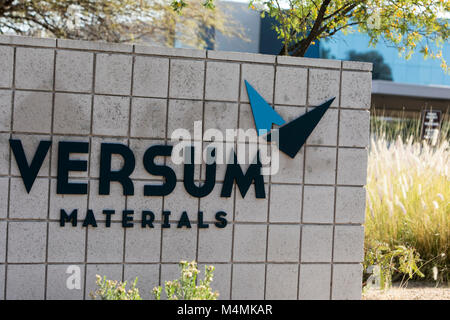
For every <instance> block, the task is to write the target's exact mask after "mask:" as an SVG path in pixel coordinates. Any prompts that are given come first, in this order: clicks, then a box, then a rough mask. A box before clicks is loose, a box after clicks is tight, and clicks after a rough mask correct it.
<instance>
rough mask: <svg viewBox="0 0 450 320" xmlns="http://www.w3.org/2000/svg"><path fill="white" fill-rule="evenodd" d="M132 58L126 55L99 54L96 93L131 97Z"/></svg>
mask: <svg viewBox="0 0 450 320" xmlns="http://www.w3.org/2000/svg"><path fill="white" fill-rule="evenodd" d="M131 66H132V57H131V56H129V55H124V54H110V53H99V54H97V61H96V67H95V69H96V70H95V92H96V93H104V94H118V95H119V94H120V95H129V94H130V92H131Z"/></svg>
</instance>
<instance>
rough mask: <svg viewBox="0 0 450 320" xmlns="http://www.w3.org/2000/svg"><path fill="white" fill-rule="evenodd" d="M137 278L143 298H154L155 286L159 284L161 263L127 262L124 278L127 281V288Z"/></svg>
mask: <svg viewBox="0 0 450 320" xmlns="http://www.w3.org/2000/svg"><path fill="white" fill-rule="evenodd" d="M136 278H137V279H138V281H137V285H136V287H137V288H139V295H140V296H141V298H142V299H144V300H153V299H154V296H153V288H154V287H157V286H158V285H159V264H126V265H125V272H124V280H125V281H127V288H129V287H131V285H132V284H133V282H134V280H135V279H136Z"/></svg>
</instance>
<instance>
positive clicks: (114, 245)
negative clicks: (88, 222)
mask: <svg viewBox="0 0 450 320" xmlns="http://www.w3.org/2000/svg"><path fill="white" fill-rule="evenodd" d="M94 214H95V212H94ZM96 216H97V217H98V216H99V215H98V214H97V215H96ZM123 239H124V229H123V228H122V224H120V223H111V227H110V228H107V227H105V225H104V224H103V223H98V227H97V228H92V227H91V228H89V229H88V243H87V262H91V263H92V262H93V263H104V262H120V263H121V262H122V261H123V254H124V252H123V249H124V248H123V241H124V240H123ZM115 280H117V279H115Z"/></svg>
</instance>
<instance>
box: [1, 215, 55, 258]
mask: <svg viewBox="0 0 450 320" xmlns="http://www.w3.org/2000/svg"><path fill="white" fill-rule="evenodd" d="M46 238H47V223H46V222H17V221H14V222H12V221H10V222H8V262H9V263H20V262H27V263H29V262H44V261H45V246H46Z"/></svg>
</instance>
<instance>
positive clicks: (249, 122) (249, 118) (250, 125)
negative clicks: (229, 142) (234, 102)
mask: <svg viewBox="0 0 450 320" xmlns="http://www.w3.org/2000/svg"><path fill="white" fill-rule="evenodd" d="M249 137H250V138H249ZM256 137H257V132H256V126H255V120H254V119H253V111H252V108H251V106H250V104H247V103H241V105H240V106H239V125H238V132H237V138H238V141H239V142H246V141H251V142H255V140H256V139H255V138H256Z"/></svg>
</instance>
